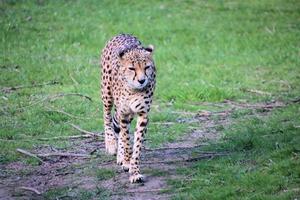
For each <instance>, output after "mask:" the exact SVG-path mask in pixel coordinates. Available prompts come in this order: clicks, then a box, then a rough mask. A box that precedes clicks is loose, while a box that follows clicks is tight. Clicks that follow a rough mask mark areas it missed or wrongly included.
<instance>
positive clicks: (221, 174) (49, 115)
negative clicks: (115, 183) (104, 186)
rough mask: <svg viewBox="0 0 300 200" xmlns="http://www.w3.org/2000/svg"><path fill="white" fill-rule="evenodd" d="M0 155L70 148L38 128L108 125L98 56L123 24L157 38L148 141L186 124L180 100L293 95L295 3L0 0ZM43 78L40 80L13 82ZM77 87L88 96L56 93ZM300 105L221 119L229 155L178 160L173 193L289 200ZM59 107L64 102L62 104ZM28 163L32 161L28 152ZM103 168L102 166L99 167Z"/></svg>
mask: <svg viewBox="0 0 300 200" xmlns="http://www.w3.org/2000/svg"><path fill="white" fill-rule="evenodd" d="M0 16H1V18H0V26H1V28H0V35H1V45H0V52H1V53H0V73H1V76H0V86H1V93H0V95H1V98H0V115H1V116H0V117H1V120H0V149H1V152H0V162H1V163H2V164H8V163H11V162H15V161H19V160H21V159H22V160H24V158H23V157H21V156H20V154H17V153H16V151H15V150H16V148H24V149H29V150H30V149H32V148H35V147H38V146H39V145H45V144H48V145H54V146H56V147H66V148H67V147H68V146H69V145H70V144H69V143H68V142H67V141H57V140H55V141H54V140H53V141H51V140H50V141H40V140H39V139H41V138H51V137H56V136H67V135H74V134H75V131H74V129H72V128H71V127H70V125H69V123H73V124H76V125H79V126H80V127H82V128H84V129H86V130H93V131H98V132H101V131H102V130H103V126H102V123H103V120H102V103H101V101H100V98H99V97H100V83H99V77H100V70H99V56H100V51H101V49H102V48H103V46H104V44H105V42H106V41H107V40H108V39H110V38H111V37H112V36H114V35H116V34H118V33H121V32H124V33H132V34H134V35H136V36H137V37H138V38H139V39H140V40H141V41H142V42H143V43H144V44H146V45H147V44H153V45H154V46H155V53H154V55H155V61H156V65H157V69H158V72H157V75H158V76H157V90H156V93H155V101H154V105H153V108H152V111H151V117H150V119H151V122H175V124H174V125H172V126H163V125H161V124H159V123H153V124H151V123H150V127H149V131H148V134H147V136H146V138H147V139H148V141H147V145H149V146H151V147H155V146H160V145H163V144H164V143H166V142H170V141H174V140H176V139H178V138H180V137H181V136H183V135H184V134H186V133H188V131H189V125H188V124H185V123H176V122H177V121H178V118H180V114H174V113H176V111H180V112H182V111H185V112H196V111H199V110H202V109H207V108H206V107H205V106H199V105H197V103H199V102H221V101H224V100H226V99H229V100H232V101H242V102H248V103H257V102H267V101H268V102H269V101H282V102H289V101H290V100H293V99H297V98H299V96H300V92H299V91H300V58H299V57H300V43H299V41H300V22H299V20H300V3H299V1H297V0H287V1H284V0H262V1H261V0H253V1H237V0H234V1H217V0H214V1H213V0H212V1H196V0H195V1H162V2H160V1H136V2H132V1H95V0H94V1H67V0H66V1H43V0H38V1H14V0H11V1H10V0H8V1H6V0H3V1H0ZM44 83H50V84H49V85H44V86H42V87H31V88H30V87H28V88H27V87H25V88H21V89H16V90H12V89H9V87H15V86H30V85H35V84H44ZM69 93H80V94H83V95H87V96H89V97H91V98H92V101H89V100H88V99H87V98H84V97H80V96H75V95H68V96H63V97H61V96H60V97H59V96H57V95H60V94H69ZM299 109H300V108H299V104H294V105H289V106H287V107H284V108H280V109H278V110H275V111H272V113H271V114H270V115H268V116H265V117H262V116H251V117H244V115H243V114H240V113H238V112H237V113H236V117H235V118H232V121H233V124H232V125H231V126H230V127H227V128H224V129H222V130H221V131H222V134H223V135H225V136H224V138H223V139H222V143H221V144H222V145H219V144H218V145H214V144H212V145H211V146H209V147H207V148H208V149H209V150H220V151H230V152H232V154H231V155H230V156H226V157H222V158H217V159H212V160H209V161H207V162H206V161H205V162H203V161H199V162H198V163H196V164H195V166H192V167H188V168H182V169H178V173H179V174H182V175H184V176H187V177H192V179H191V180H185V181H182V180H180V181H179V180H170V185H171V186H172V187H174V189H175V191H181V192H180V195H179V194H178V196H176V197H174V198H175V199H187V198H188V199H236V198H241V199H292V198H296V197H299V196H300V190H299V188H300V161H299V159H300V158H299V151H300V145H299V144H300V138H299V133H300V129H299V126H300V121H299V119H300V110H299ZM62 111H64V112H66V113H69V115H66V114H64V113H62ZM24 162H26V163H30V164H36V162H35V161H34V160H33V159H25V160H24ZM98 176H99V177H102V175H101V172H99V173H98Z"/></svg>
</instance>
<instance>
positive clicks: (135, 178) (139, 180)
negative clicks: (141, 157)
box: [129, 174, 144, 183]
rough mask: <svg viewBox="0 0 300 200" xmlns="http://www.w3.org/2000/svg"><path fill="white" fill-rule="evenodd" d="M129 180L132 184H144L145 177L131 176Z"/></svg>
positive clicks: (139, 175)
mask: <svg viewBox="0 0 300 200" xmlns="http://www.w3.org/2000/svg"><path fill="white" fill-rule="evenodd" d="M129 180H130V183H142V182H144V177H143V175H141V174H135V175H131V176H130V178H129Z"/></svg>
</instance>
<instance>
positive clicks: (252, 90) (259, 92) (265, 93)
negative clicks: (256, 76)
mask: <svg viewBox="0 0 300 200" xmlns="http://www.w3.org/2000/svg"><path fill="white" fill-rule="evenodd" d="M242 90H243V91H245V92H250V93H255V94H259V95H269V96H271V95H272V94H271V93H270V92H264V91H260V90H254V89H242Z"/></svg>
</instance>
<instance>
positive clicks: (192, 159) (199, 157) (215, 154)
mask: <svg viewBox="0 0 300 200" xmlns="http://www.w3.org/2000/svg"><path fill="white" fill-rule="evenodd" d="M226 155H228V153H209V154H205V155H201V156H197V157H192V158H186V159H174V160H161V161H154V162H142V164H143V165H144V164H160V163H166V164H170V163H178V162H195V161H198V160H202V159H206V158H214V157H217V156H226Z"/></svg>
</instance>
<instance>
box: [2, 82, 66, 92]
mask: <svg viewBox="0 0 300 200" xmlns="http://www.w3.org/2000/svg"><path fill="white" fill-rule="evenodd" d="M57 84H60V82H58V81H50V82H46V83H39V84H32V85H18V86H12V87H4V88H2V89H1V92H5V93H8V92H11V91H15V90H19V89H23V88H34V87H42V86H45V85H57Z"/></svg>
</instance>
